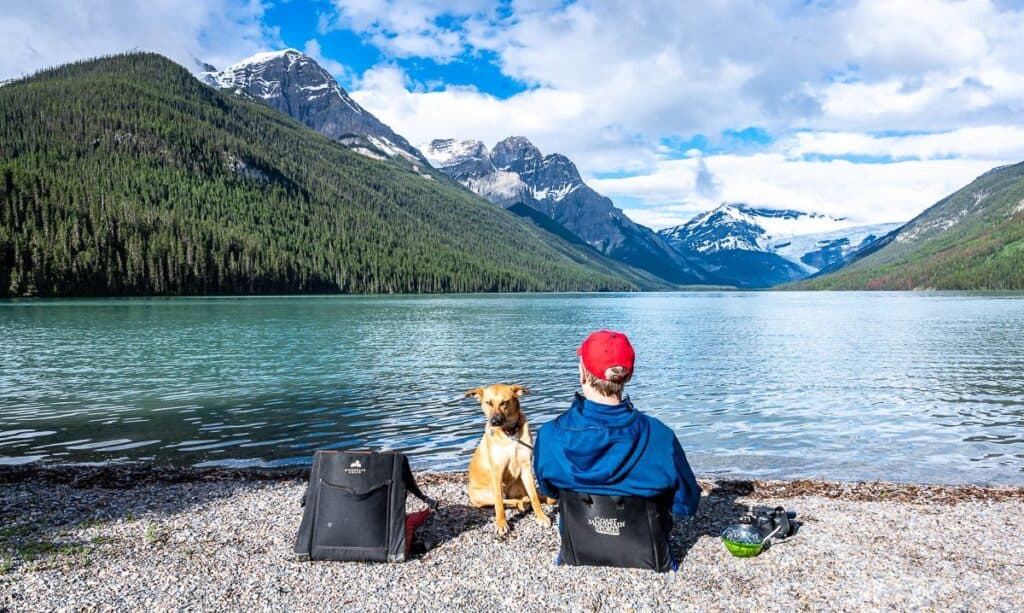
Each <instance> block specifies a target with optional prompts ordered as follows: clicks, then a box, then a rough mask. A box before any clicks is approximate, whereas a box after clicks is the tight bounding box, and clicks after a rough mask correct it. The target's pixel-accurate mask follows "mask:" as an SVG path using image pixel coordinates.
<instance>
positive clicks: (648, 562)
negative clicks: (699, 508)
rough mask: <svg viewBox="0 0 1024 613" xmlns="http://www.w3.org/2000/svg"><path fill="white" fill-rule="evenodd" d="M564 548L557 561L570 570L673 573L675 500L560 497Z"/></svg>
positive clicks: (562, 493)
mask: <svg viewBox="0 0 1024 613" xmlns="http://www.w3.org/2000/svg"><path fill="white" fill-rule="evenodd" d="M558 514H559V517H560V522H561V533H562V549H561V551H560V552H559V556H558V560H559V563H561V564H568V565H570V566H614V567H618V568H646V569H649V570H655V571H658V572H666V571H669V570H675V562H674V561H673V560H672V553H671V552H670V551H669V546H668V535H669V533H670V532H671V531H672V510H671V500H670V499H668V498H639V497H636V496H602V495H598V494H584V493H580V492H570V491H567V490H561V491H559V493H558Z"/></svg>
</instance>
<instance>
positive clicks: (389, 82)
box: [0, 0, 1024, 225]
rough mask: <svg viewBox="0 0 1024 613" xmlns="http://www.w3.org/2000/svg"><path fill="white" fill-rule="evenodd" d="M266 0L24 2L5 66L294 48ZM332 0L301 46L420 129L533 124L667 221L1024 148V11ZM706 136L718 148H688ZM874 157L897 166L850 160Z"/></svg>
mask: <svg viewBox="0 0 1024 613" xmlns="http://www.w3.org/2000/svg"><path fill="white" fill-rule="evenodd" d="M261 2H262V0H195V1H193V2H188V3H180V2H172V1H171V0H152V1H150V2H145V3H143V2H127V1H126V2H118V3H109V2H103V1H101V0H87V1H85V2H72V1H71V0H48V1H46V2H41V3H31V2H23V3H20V4H13V5H11V6H9V7H5V11H4V14H3V15H0V38H2V39H3V40H5V42H6V43H7V44H6V49H5V54H3V56H0V79H2V78H9V77H12V76H18V75H20V74H25V73H28V72H31V71H33V70H36V69H38V68H42V67H45V66H49V65H53V64H58V63H61V62H65V61H71V60H75V59H80V58H82V57H88V56H95V55H100V54H105V53H111V52H117V51H124V50H128V49H132V48H145V49H153V50H156V51H160V52H162V53H165V54H167V55H169V56H170V57H172V58H173V59H176V60H178V61H179V62H182V63H184V64H188V63H190V62H191V58H193V57H196V58H201V59H204V60H206V61H209V62H211V63H213V64H215V65H218V66H224V65H226V64H229V63H231V62H233V61H235V60H237V59H239V58H241V57H243V56H245V55H249V54H251V53H252V52H255V51H260V50H265V49H268V48H275V47H278V48H279V47H280V46H283V45H282V44H281V41H280V40H279V36H278V33H277V31H276V30H275V29H274V28H272V27H268V26H267V25H265V24H264V23H263V17H264V5H263V4H262V3H261ZM322 6H323V7H324V8H325V9H326V12H323V13H322V14H321V15H320V20H319V27H318V30H319V33H320V34H319V37H318V38H310V39H308V40H307V41H306V43H305V47H304V49H305V51H306V52H307V53H308V54H309V55H311V56H312V57H314V58H316V59H317V60H318V61H319V62H320V63H321V64H323V65H324V66H325V68H327V69H328V70H329V71H331V72H332V73H334V74H336V75H339V76H343V77H344V80H345V81H346V82H351V83H354V84H355V87H354V90H355V91H353V92H352V94H353V97H354V98H356V99H357V100H358V101H359V102H360V103H361V104H363V105H364V106H366V107H367V108H368V109H370V110H371V111H372V112H373V113H374V114H376V115H378V116H379V117H380V118H381V119H383V120H384V121H385V122H387V123H389V124H390V125H391V126H392V127H393V128H394V129H395V130H396V131H398V132H399V133H401V134H403V135H405V136H406V137H407V138H409V139H410V140H411V141H412V142H425V141H428V140H430V139H433V138H438V137H456V138H474V139H480V140H483V141H484V142H485V143H487V144H488V145H493V143H494V142H496V141H497V140H499V139H501V138H503V137H505V136H508V135H510V134H516V135H523V136H527V137H529V138H530V139H531V140H533V141H534V142H535V143H536V144H537V145H538V146H539V147H540V148H541V149H542V150H543V151H545V152H560V153H565V154H566V155H569V156H570V157H571V158H572V159H573V160H574V161H575V162H576V163H577V164H578V165H579V167H580V170H581V171H582V172H583V174H584V175H585V176H590V177H597V178H595V179H594V180H593V181H592V182H593V183H594V185H595V187H597V188H598V189H600V190H603V191H606V192H608V193H609V195H611V196H613V197H615V198H617V199H619V200H620V201H621V203H622V204H623V206H625V207H627V209H628V211H629V212H630V213H631V214H632V215H634V216H636V217H637V219H639V220H641V221H644V220H647V221H650V223H652V224H654V225H667V223H671V222H679V221H682V220H684V219H685V217H687V216H689V215H690V214H691V213H695V212H697V211H698V210H700V209H701V208H704V207H707V206H713V205H714V204H717V202H716V201H717V200H719V199H722V200H740V201H746V202H750V203H752V204H765V205H772V206H785V207H793V208H804V209H807V210H823V211H826V212H830V213H833V214H837V215H843V216H848V217H851V218H856V219H858V220H863V221H865V222H874V221H892V220H903V219H907V218H909V217H911V216H912V214H913V213H915V212H918V211H920V210H921V209H923V208H925V207H926V206H928V205H929V204H931V203H932V202H933V201H934V200H936V199H937V198H939V197H941V196H942V195H944V194H945V193H947V192H948V191H951V190H952V189H954V188H956V187H959V186H960V185H962V184H963V183H965V182H967V181H969V180H970V179H971V178H973V177H974V176H976V175H977V174H979V173H980V172H982V171H983V170H985V169H986V168H988V167H991V166H994V165H998V164H1003V163H1007V162H1012V161H1016V160H1019V159H1021V158H1022V157H1024V127H1022V125H1021V121H1020V117H1021V116H1022V113H1024V65H1022V64H1021V63H1020V61H1019V58H1020V57H1024V9H1022V8H1021V7H1020V6H1019V5H1015V4H1014V3H1006V2H994V1H990V0H963V1H946V0H906V1H905V2H882V1H878V0H844V1H842V2H811V3H793V2H789V1H787V0H769V1H768V2H764V1H760V0H729V1H727V2H717V1H715V2H711V1H708V2H699V3H680V2H677V1H674V0H650V1H648V2H643V3H624V2H619V1H617V0H579V1H577V2H570V3H566V2H561V1H557V0H515V1H513V2H511V3H507V4H495V3H493V2H488V1H487V0H430V1H428V0H331V1H330V2H329V3H327V4H324V5H322ZM338 29H346V30H351V31H354V32H355V33H356V34H358V35H359V36H361V37H362V38H363V40H364V41H365V42H367V43H368V44H371V45H373V46H375V47H376V48H377V49H378V50H379V51H380V52H381V53H382V55H383V62H382V63H381V64H379V65H377V66H374V67H372V68H370V69H368V70H366V71H365V72H364V73H363V74H360V75H355V74H349V73H348V72H347V69H346V67H345V65H344V62H345V58H344V57H333V58H331V57H325V56H324V54H323V50H322V48H321V46H320V41H321V40H323V39H324V37H327V36H331V35H332V32H333V31H335V30H338ZM416 58H429V59H431V60H433V61H435V62H440V63H445V62H453V61H456V62H466V63H470V64H471V63H473V62H481V61H493V62H494V63H495V65H496V66H497V68H498V69H499V70H500V71H501V73H502V74H503V75H505V77H506V78H508V79H510V80H513V81H515V82H517V83H519V84H520V85H521V86H523V91H520V92H519V93H517V94H515V95H512V96H509V97H505V98H501V97H497V96H494V95H491V94H489V93H487V91H482V90H481V89H479V88H477V87H472V86H469V87H467V86H454V85H445V84H443V83H440V84H438V83H432V84H430V86H429V87H428V86H425V85H423V84H422V83H417V82H416V81H414V80H413V79H411V78H410V77H409V76H408V75H407V74H406V73H405V72H404V71H403V69H402V65H403V62H407V61H408V60H409V59H412V60H413V61H415V59H416ZM405 65H408V64H405ZM751 126H756V127H758V128H759V129H760V130H761V131H762V133H765V134H767V135H769V136H770V138H768V139H766V141H767V142H761V141H757V142H753V143H746V144H745V145H744V146H742V147H739V146H737V144H736V141H735V138H732V137H730V136H728V132H729V131H737V130H743V129H744V128H747V127H751ZM698 135H699V136H700V137H701V138H700V139H698V140H700V141H702V144H701V145H700V146H701V147H702V148H703V149H704V154H703V156H699V155H684V154H683V153H682V152H680V151H678V150H676V149H675V148H674V147H673V146H672V145H671V143H676V142H678V143H688V142H690V141H691V140H692V139H694V138H695V137H697V136H698ZM730 139H732V140H730ZM684 146H690V145H684ZM859 156H867V157H871V158H879V159H882V160H883V161H884V160H887V159H888V158H892V159H893V160H895V162H896V163H885V164H881V163H872V164H864V163H860V164H858V163H853V162H851V161H848V160H844V159H842V158H853V159H856V158H857V157H859ZM836 158H838V159H836ZM873 161H878V160H873ZM702 165H704V166H703V168H702ZM610 176H611V177H616V178H608V177H610Z"/></svg>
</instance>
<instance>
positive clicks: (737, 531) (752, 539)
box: [722, 524, 764, 558]
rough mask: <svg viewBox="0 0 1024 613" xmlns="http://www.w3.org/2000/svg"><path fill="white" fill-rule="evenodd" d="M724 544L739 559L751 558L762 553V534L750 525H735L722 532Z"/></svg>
mask: <svg viewBox="0 0 1024 613" xmlns="http://www.w3.org/2000/svg"><path fill="white" fill-rule="evenodd" d="M722 543H723V544H725V548H726V549H728V550H729V553H731V554H732V555H734V556H736V557H737V558H751V557H753V556H756V555H757V554H759V553H761V549H762V548H763V547H764V543H763V542H762V539H761V533H760V532H758V530H757V529H756V528H754V527H753V526H751V525H749V524H733V525H731V526H729V527H728V528H726V529H725V530H723V531H722Z"/></svg>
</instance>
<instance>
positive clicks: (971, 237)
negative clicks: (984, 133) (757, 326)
mask: <svg viewBox="0 0 1024 613" xmlns="http://www.w3.org/2000/svg"><path fill="white" fill-rule="evenodd" d="M881 242H882V243H884V245H882V246H880V247H877V248H869V249H868V251H867V252H865V253H863V254H861V256H860V257H858V258H857V259H856V260H855V261H854V262H853V263H851V264H848V265H846V266H844V267H842V268H840V269H839V270H837V271H835V272H833V273H832V274H828V275H824V276H821V277H818V278H814V279H811V280H809V281H805V282H803V283H800V284H797V285H795V286H794V287H797V288H810V289H960V290H1021V289H1024V163H1021V164H1015V165H1013V166H1006V167H1003V168H996V169H993V170H991V171H989V172H987V173H985V174H984V175H982V176H980V177H978V178H977V179H975V180H974V181H973V182H971V183H970V184H969V185H967V186H966V187H964V188H963V189H960V190H959V191H957V192H955V193H953V194H951V195H949V196H947V197H946V198H943V199H942V200H940V201H939V202H937V203H936V204H935V205H934V206H932V207H931V208H929V209H928V210H926V211H925V212H923V213H921V214H920V215H918V216H917V217H916V218H914V219H913V220H911V221H910V222H909V223H907V224H906V225H905V226H903V227H902V228H900V229H899V230H898V231H897V232H895V233H893V234H892V235H890V236H889V237H887V238H886V239H885V240H884V241H881Z"/></svg>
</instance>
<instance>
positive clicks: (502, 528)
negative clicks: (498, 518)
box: [494, 522, 508, 536]
mask: <svg viewBox="0 0 1024 613" xmlns="http://www.w3.org/2000/svg"><path fill="white" fill-rule="evenodd" d="M494 528H495V530H496V531H497V532H498V536H505V535H506V534H508V524H506V523H505V522H502V523H500V524H497V525H496V526H495V527H494Z"/></svg>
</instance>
